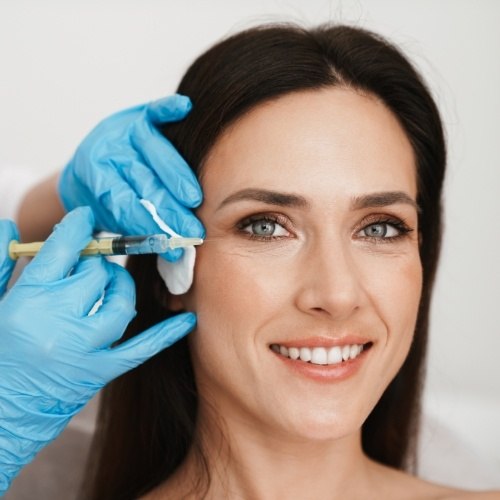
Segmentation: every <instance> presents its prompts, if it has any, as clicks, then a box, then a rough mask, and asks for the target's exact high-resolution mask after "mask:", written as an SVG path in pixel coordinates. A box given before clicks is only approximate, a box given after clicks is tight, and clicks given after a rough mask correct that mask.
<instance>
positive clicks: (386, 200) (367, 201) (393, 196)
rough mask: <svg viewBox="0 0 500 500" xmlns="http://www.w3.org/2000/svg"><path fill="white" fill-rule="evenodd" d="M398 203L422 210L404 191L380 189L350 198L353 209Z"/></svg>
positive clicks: (418, 210)
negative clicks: (380, 190)
mask: <svg viewBox="0 0 500 500" xmlns="http://www.w3.org/2000/svg"><path fill="white" fill-rule="evenodd" d="M398 203H404V204H405V205H411V206H412V207H413V208H414V209H415V210H416V211H417V213H420V212H421V211H422V210H421V209H420V207H419V206H418V203H417V202H416V201H415V200H414V199H413V198H412V197H411V196H409V195H408V194H406V193H405V192H404V191H382V192H380V193H370V194H367V195H364V196H355V197H354V198H353V200H352V208H353V209H354V210H361V209H363V208H373V207H387V206H389V205H396V204H398Z"/></svg>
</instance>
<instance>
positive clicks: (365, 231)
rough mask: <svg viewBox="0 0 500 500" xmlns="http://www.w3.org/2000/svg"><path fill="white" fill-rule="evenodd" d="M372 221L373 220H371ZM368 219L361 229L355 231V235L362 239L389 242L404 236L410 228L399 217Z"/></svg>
mask: <svg viewBox="0 0 500 500" xmlns="http://www.w3.org/2000/svg"><path fill="white" fill-rule="evenodd" d="M372 221H373V222H372ZM372 221H370V220H368V221H367V222H368V224H366V223H365V224H364V225H363V227H362V229H361V230H360V231H358V232H357V236H358V237H359V238H362V239H366V240H371V241H374V242H384V243H390V242H391V241H396V240H398V239H400V238H404V237H405V236H407V235H408V234H409V233H410V232H411V231H413V229H412V228H410V227H409V226H407V225H406V224H405V223H404V222H403V221H402V220H399V219H392V218H391V219H385V218H384V219H378V220H377V219H375V220H373V219H372Z"/></svg>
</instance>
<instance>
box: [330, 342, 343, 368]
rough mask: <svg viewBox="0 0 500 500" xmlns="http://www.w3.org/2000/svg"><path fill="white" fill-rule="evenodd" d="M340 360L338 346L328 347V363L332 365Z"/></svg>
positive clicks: (340, 352)
mask: <svg viewBox="0 0 500 500" xmlns="http://www.w3.org/2000/svg"><path fill="white" fill-rule="evenodd" d="M341 361H342V349H341V348H340V347H339V346H335V347H330V350H329V351H328V364H329V365H334V364H336V363H340V362H341Z"/></svg>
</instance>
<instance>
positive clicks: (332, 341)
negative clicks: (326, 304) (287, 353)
mask: <svg viewBox="0 0 500 500" xmlns="http://www.w3.org/2000/svg"><path fill="white" fill-rule="evenodd" d="M369 342H373V341H372V340H370V339H368V338H366V337H362V336H359V335H346V336H344V337H307V338H302V339H294V340H284V341H279V342H272V343H271V345H272V344H278V345H280V346H284V347H297V348H300V347H335V346H345V345H352V344H360V345H363V344H367V343H369Z"/></svg>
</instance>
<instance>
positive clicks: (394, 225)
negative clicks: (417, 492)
mask: <svg viewBox="0 0 500 500" xmlns="http://www.w3.org/2000/svg"><path fill="white" fill-rule="evenodd" d="M201 184H202V188H203V192H204V195H205V199H204V203H203V205H202V206H201V208H200V209H199V210H198V216H199V217H200V219H201V220H202V222H203V224H204V225H205V227H206V231H207V236H206V242H205V244H204V245H203V246H202V247H201V248H199V249H198V258H197V263H196V269H195V282H194V285H193V287H192V289H191V290H190V292H189V293H188V294H187V295H186V296H184V297H182V301H183V303H184V306H186V307H187V308H188V309H190V310H193V311H195V312H196V313H197V316H198V326H197V329H196V331H195V332H194V333H193V334H191V336H190V343H191V344H190V345H191V350H192V356H193V364H194V367H195V372H196V377H197V382H198V386H199V390H200V394H201V395H202V396H203V397H204V398H205V399H207V400H208V401H210V402H211V404H212V405H214V406H215V407H216V408H217V411H218V412H220V414H221V415H222V416H223V417H224V418H225V419H226V420H227V419H234V418H236V419H238V420H237V421H238V422H239V423H240V424H243V425H248V426H251V428H252V429H254V430H255V429H259V430H260V429H262V430H263V431H264V432H272V433H273V435H275V436H276V435H277V436H280V435H287V436H290V435H294V436H295V437H298V438H307V439H311V438H313V439H330V438H338V437H341V436H345V435H348V434H351V433H355V432H357V431H358V430H359V428H360V426H361V425H362V423H363V421H364V420H365V419H366V417H367V416H368V414H369V413H370V411H371V410H372V408H373V407H374V405H375V404H376V402H377V401H378V399H379V398H380V396H381V395H382V393H383V391H384V389H385V388H386V387H387V385H388V384H389V382H390V381H391V379H392V378H393V377H394V376H395V375H396V372H397V371H398V369H399V368H400V366H401V364H402V363H403V361H404V359H405V357H406V355H407V353H408V350H409V348H410V344H411V341H412V337H413V331H414V327H415V321H416V316H417V309H418V305H419V299H420V293H421V283H422V269H421V263H420V258H419V248H418V240H419V239H418V227H417V211H418V209H417V206H416V202H415V200H416V196H417V187H416V171H415V161H414V157H413V152H412V148H411V146H410V143H409V142H408V139H407V137H406V136H405V134H404V132H403V130H402V128H401V126H400V125H399V123H398V121H397V119H396V118H395V117H394V116H393V115H392V113H391V112H390V111H389V110H388V109H387V108H386V107H385V106H384V105H383V104H382V103H380V102H379V101H378V100H377V99H375V98H374V97H371V96H366V95H361V94H359V93H356V92H354V91H352V90H345V89H338V88H330V89H324V90H319V91H318V90H315V91H305V92H298V93H294V94H290V95H287V96H284V97H282V98H280V99H277V100H274V101H273V102H269V103H266V104H263V105H261V106H259V107H257V108H255V109H253V110H252V111H251V112H249V113H248V114H246V115H245V116H243V117H242V118H241V119H240V120H238V121H237V122H236V123H235V124H234V125H233V126H231V127H230V128H229V129H228V130H227V131H226V132H225V133H224V134H223V135H222V136H221V138H220V139H219V140H218V142H217V143H216V144H215V146H214V147H213V148H212V149H211V151H210V154H209V157H208V158H207V161H206V163H205V165H204V167H203V174H202V178H201ZM361 349H362V350H361ZM360 351H361V352H360ZM283 433H284V434H283Z"/></svg>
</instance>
